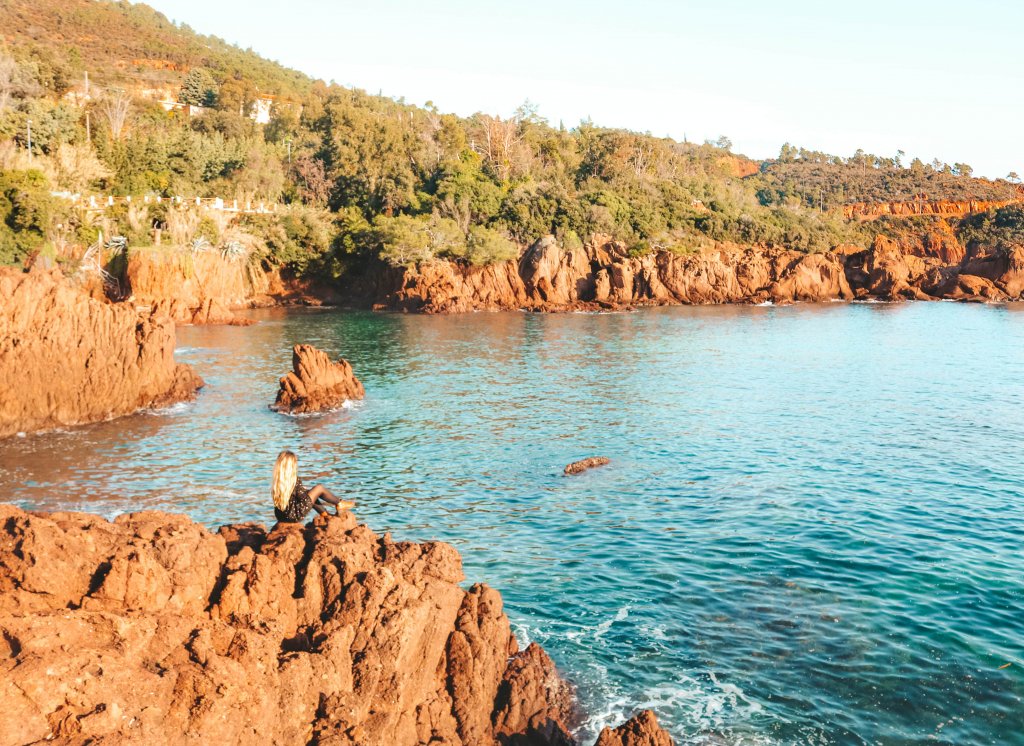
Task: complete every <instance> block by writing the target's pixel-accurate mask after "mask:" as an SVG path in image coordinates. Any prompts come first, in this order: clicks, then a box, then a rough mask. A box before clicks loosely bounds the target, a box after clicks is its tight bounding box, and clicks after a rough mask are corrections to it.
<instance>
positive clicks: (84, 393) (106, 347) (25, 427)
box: [0, 268, 202, 437]
mask: <svg viewBox="0 0 1024 746" xmlns="http://www.w3.org/2000/svg"><path fill="white" fill-rule="evenodd" d="M0 299H2V306H0V380H2V381H3V385H2V386H0V437H6V436H9V435H13V434H15V433H18V432H31V431H36V430H47V429H53V428H59V427H67V426H71V425H78V424H82V423H87V422H97V421H101V420H106V419H110V418H112V417H119V416H121V415H126V414H130V413H132V412H135V411H137V410H139V409H142V408H146V407H154V406H163V405H167V404H171V403H173V402H175V401H181V400H186V399H191V398H192V397H193V396H194V395H195V392H196V390H197V389H198V388H199V387H200V386H202V380H201V379H200V378H199V377H198V376H197V375H196V374H195V373H194V372H193V371H192V368H191V367H189V366H187V365H183V364H176V363H175V362H174V325H173V324H172V323H171V322H170V321H168V320H166V319H161V318H157V317H153V316H150V315H149V314H139V313H138V312H136V310H135V309H134V308H133V307H130V306H126V305H112V304H109V303H106V302H103V301H100V300H96V299H95V298H92V297H90V296H89V295H88V294H87V293H86V292H85V291H84V290H83V289H82V288H80V287H78V286H77V285H75V284H74V283H72V282H71V281H69V280H66V279H65V278H64V277H63V276H62V275H61V274H60V272H59V271H57V270H53V271H49V272H43V271H33V272H30V273H24V272H21V271H20V270H17V269H8V268H4V269H0Z"/></svg>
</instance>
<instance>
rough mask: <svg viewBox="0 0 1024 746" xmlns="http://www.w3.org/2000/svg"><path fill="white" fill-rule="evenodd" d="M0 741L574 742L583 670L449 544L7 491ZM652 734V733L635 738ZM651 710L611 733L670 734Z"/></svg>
mask: <svg viewBox="0 0 1024 746" xmlns="http://www.w3.org/2000/svg"><path fill="white" fill-rule="evenodd" d="M0 526H3V531H2V532H0V653H2V654H0V710H2V711H3V712H4V717H5V721H6V725H5V728H4V729H3V733H2V734H0V746H2V745H6V744H22V743H34V742H41V741H44V740H50V741H59V742H75V743H87V742H92V743H95V742H104V743H115V742H116V743H124V742H146V743H172V742H173V743H193V742H195V743H199V742H202V743H209V742H218V743H310V744H337V745H338V746H342V745H345V746H355V745H356V744H359V745H361V746H418V745H419V744H423V745H424V746H425V745H426V744H440V743H443V744H450V746H572V745H573V744H574V743H575V742H574V740H573V739H572V737H571V735H570V728H571V724H572V722H573V719H574V705H573V701H572V690H571V688H570V687H569V686H568V685H567V684H566V683H565V682H564V681H563V680H562V679H561V678H560V677H559V675H558V673H557V671H556V670H555V667H554V664H553V663H552V661H551V659H550V658H549V657H548V656H547V654H546V653H544V651H543V650H541V649H540V648H539V647H538V646H536V645H530V646H529V647H527V648H526V649H525V650H520V649H519V646H518V645H517V643H516V640H515V637H514V636H513V635H512V633H511V631H510V626H509V620H508V617H506V616H505V614H504V612H503V611H502V602H501V596H500V595H499V594H498V592H497V591H495V590H493V589H491V588H488V587H487V586H485V585H481V584H477V585H474V586H472V587H471V588H469V589H468V590H464V589H463V588H461V587H460V586H459V585H458V584H459V583H460V582H461V581H462V580H463V573H462V563H461V558H460V557H459V555H458V553H457V552H456V551H455V549H454V548H452V547H451V546H449V545H447V544H442V543H438V542H431V543H425V544H414V543H409V542H395V541H393V540H392V539H391V537H390V535H387V534H385V535H384V536H378V535H377V534H375V533H374V532H372V531H371V530H370V529H369V528H367V527H366V526H363V525H357V523H356V520H355V518H354V517H353V516H352V515H351V514H349V513H344V514H342V515H341V516H340V517H337V518H336V517H331V516H320V517H318V518H317V519H316V520H315V521H313V522H312V523H311V524H308V525H305V526H303V525H299V524H278V525H277V526H275V527H274V528H273V529H272V530H271V531H267V530H266V529H264V528H263V527H262V526H260V525H256V524H243V525H237V526H225V527H222V528H221V529H220V530H219V531H218V532H217V533H211V532H209V531H207V530H206V529H205V528H204V527H202V526H200V525H198V524H195V523H193V522H191V521H190V520H189V519H188V518H186V517H184V516H178V515H168V514H163V513H136V514H131V515H122V516H119V517H118V518H117V519H115V520H114V521H113V522H108V521H105V520H103V519H102V518H99V517H97V516H93V515H88V514H83V513H52V514H43V513H28V512H25V511H22V510H20V509H18V508H16V507H13V506H10V505H4V504H0ZM638 736H642V738H640V740H638ZM670 743H671V739H669V737H668V735H667V734H666V733H665V732H664V731H662V730H661V729H660V727H658V726H657V723H656V721H655V720H654V719H653V716H650V715H649V714H644V713H641V715H639V716H638V717H637V718H635V719H634V720H633V721H630V723H629V724H627V725H626V726H623V728H621V729H618V730H616V731H608V732H607V733H602V735H601V739H600V740H599V744H600V745H601V746H627V744H628V745H629V746H665V744H670Z"/></svg>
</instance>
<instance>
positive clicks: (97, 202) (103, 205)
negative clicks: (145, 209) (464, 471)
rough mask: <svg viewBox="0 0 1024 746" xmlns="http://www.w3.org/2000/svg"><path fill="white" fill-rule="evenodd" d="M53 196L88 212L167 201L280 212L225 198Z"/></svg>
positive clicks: (262, 204)
mask: <svg viewBox="0 0 1024 746" xmlns="http://www.w3.org/2000/svg"><path fill="white" fill-rule="evenodd" d="M50 194H51V195H52V196H54V197H57V198H59V199H65V200H68V201H70V202H71V203H72V204H74V205H76V206H80V207H84V208H85V209H87V210H98V211H103V210H106V209H107V208H108V207H113V206H114V205H117V204H132V203H135V204H144V205H152V204H156V205H159V204H163V203H164V202H165V201H166V202H169V203H170V204H172V205H175V206H178V207H185V208H187V207H205V208H206V209H208V210H219V211H221V212H234V213H255V214H267V213H275V212H277V210H278V203H277V202H271V203H267V202H260V201H254V200H237V199H233V200H226V199H224V198H223V197H180V196H178V197H163V196H161V195H150V194H145V195H143V196H141V197H138V196H135V197H133V196H131V195H128V196H124V197H115V196H113V195H97V194H88V195H85V194H79V193H77V192H75V193H73V192H51V193H50Z"/></svg>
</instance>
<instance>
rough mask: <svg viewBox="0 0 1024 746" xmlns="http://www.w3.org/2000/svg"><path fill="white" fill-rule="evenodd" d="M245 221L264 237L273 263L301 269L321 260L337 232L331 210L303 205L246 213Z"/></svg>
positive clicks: (294, 269)
mask: <svg viewBox="0 0 1024 746" xmlns="http://www.w3.org/2000/svg"><path fill="white" fill-rule="evenodd" d="M244 225H245V227H246V230H248V231H249V232H253V233H256V234H258V235H260V236H261V237H262V238H263V240H264V241H265V242H266V245H267V252H268V258H269V259H270V260H271V261H272V262H273V263H275V264H279V265H282V266H285V267H288V268H289V269H291V270H293V271H295V272H298V273H303V272H306V270H307V269H308V268H309V267H310V266H311V265H314V264H316V263H318V262H320V261H321V260H322V258H323V257H324V255H325V254H327V253H328V252H329V251H330V250H331V246H332V241H333V239H334V237H335V235H336V233H337V228H336V226H335V225H334V222H333V221H332V219H331V215H330V213H328V212H326V211H325V210H317V209H315V208H311V207H303V206H302V205H292V206H291V207H289V208H288V209H287V210H285V211H284V212H283V213H279V214H276V215H250V216H247V217H246V220H245V221H244Z"/></svg>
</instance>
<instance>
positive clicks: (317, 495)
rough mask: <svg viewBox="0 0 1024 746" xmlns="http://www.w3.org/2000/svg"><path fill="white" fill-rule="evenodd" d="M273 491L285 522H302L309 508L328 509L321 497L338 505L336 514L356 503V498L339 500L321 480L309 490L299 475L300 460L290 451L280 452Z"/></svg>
mask: <svg viewBox="0 0 1024 746" xmlns="http://www.w3.org/2000/svg"><path fill="white" fill-rule="evenodd" d="M270 494H271V496H272V497H273V498H274V515H275V516H277V520H279V521H284V522H286V523H300V522H301V521H302V520H303V519H304V518H305V517H306V515H307V514H308V513H309V510H310V508H312V509H313V510H315V511H316V512H317V513H326V512H327V508H325V507H324V506H323V505H321V504H320V503H321V501H322V502H325V503H327V504H328V505H333V506H335V507H334V510H335V515H337V513H338V511H341V510H349V509H351V508H354V507H355V503H354V502H352V501H351V500H339V499H338V498H337V497H335V496H334V495H333V494H331V491H330V490H329V489H327V488H326V487H324V486H323V485H322V484H318V485H316V486H315V487H313V488H311V489H308V490H307V489H306V488H305V487H303V486H302V480H300V479H299V460H298V458H296V457H295V454H294V453H292V452H291V451H281V453H279V454H278V455H277V461H275V462H274V479H273V482H272V484H271V485H270Z"/></svg>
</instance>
